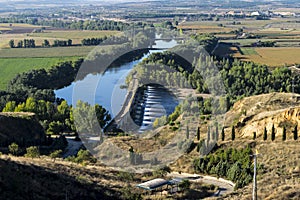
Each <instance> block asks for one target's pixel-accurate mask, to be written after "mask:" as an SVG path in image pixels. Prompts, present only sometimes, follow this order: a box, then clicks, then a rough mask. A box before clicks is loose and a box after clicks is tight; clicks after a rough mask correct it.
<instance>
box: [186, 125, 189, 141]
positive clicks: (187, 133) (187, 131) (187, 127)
mask: <svg viewBox="0 0 300 200" xmlns="http://www.w3.org/2000/svg"><path fill="white" fill-rule="evenodd" d="M185 134H186V139H189V138H190V130H189V126H188V125H187V126H186V133H185Z"/></svg>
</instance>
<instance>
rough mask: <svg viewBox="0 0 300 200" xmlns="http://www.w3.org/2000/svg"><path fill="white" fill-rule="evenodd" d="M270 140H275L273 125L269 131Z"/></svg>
mask: <svg viewBox="0 0 300 200" xmlns="http://www.w3.org/2000/svg"><path fill="white" fill-rule="evenodd" d="M271 140H272V141H274V140H275V127H274V124H273V125H272V129H271Z"/></svg>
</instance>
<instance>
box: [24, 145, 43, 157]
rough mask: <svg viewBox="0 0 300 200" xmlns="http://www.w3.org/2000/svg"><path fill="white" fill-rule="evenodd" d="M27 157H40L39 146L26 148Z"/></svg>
mask: <svg viewBox="0 0 300 200" xmlns="http://www.w3.org/2000/svg"><path fill="white" fill-rule="evenodd" d="M25 157H28V158H38V157H40V151H39V148H38V147H37V146H31V147H28V148H26V154H25Z"/></svg>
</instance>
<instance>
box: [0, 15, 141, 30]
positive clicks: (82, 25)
mask: <svg viewBox="0 0 300 200" xmlns="http://www.w3.org/2000/svg"><path fill="white" fill-rule="evenodd" d="M0 23H23V24H32V25H39V26H51V27H56V28H63V29H72V30H112V31H114V30H115V31H124V30H127V29H128V28H129V27H130V24H128V23H124V22H116V21H112V20H100V19H94V20H85V21H84V20H77V21H66V20H61V19H52V20H42V19H38V18H26V17H24V18H23V17H11V18H1V19H0ZM136 26H139V27H145V26H146V24H145V23H136Z"/></svg>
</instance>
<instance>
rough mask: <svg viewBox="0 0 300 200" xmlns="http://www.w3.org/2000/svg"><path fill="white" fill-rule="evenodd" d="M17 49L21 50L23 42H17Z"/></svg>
mask: <svg viewBox="0 0 300 200" xmlns="http://www.w3.org/2000/svg"><path fill="white" fill-rule="evenodd" d="M17 47H18V48H22V47H23V40H20V41H19V42H18V45H17Z"/></svg>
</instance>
